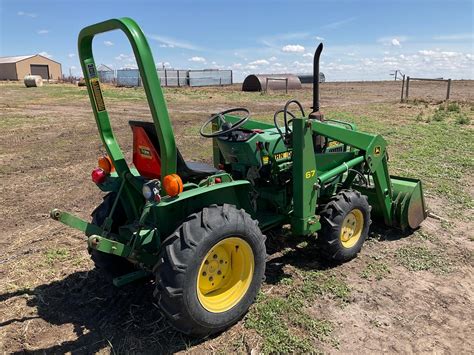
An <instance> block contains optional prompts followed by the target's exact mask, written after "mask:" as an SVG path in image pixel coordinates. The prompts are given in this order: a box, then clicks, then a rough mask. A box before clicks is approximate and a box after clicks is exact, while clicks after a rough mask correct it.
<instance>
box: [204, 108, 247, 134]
mask: <svg viewBox="0 0 474 355" xmlns="http://www.w3.org/2000/svg"><path fill="white" fill-rule="evenodd" d="M232 112H243V113H244V114H245V115H244V117H242V118H241V119H240V120H239V121H238V122H235V123H234V124H232V123H230V122H227V121H226V120H225V118H224V115H227V114H229V113H232ZM249 117H250V111H249V110H247V109H246V108H244V107H236V108H231V109H228V110H225V111H222V112H219V113H216V114H215V115H212V116H211V117H210V118H209V119H208V120H207V121H206V122H205V123H204V124H203V125H202V126H201V129H200V130H199V133H200V134H201V136H203V137H206V138H215V137H221V136H225V135H227V134H228V133H230V132H232V131H235V130H236V129H238V128H240V127H241V126H242V125H243V124H244V123H245V122H247V121H248V119H249ZM215 119H219V131H216V132H213V133H205V132H204V130H205V129H206V128H207V126H209V124H210V123H211V122H212V121H214V120H215Z"/></svg>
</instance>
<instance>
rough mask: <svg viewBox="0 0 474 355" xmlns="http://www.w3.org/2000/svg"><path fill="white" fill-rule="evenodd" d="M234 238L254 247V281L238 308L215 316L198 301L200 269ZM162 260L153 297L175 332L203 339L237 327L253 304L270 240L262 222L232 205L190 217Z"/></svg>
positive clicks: (165, 245)
mask: <svg viewBox="0 0 474 355" xmlns="http://www.w3.org/2000/svg"><path fill="white" fill-rule="evenodd" d="M231 237H238V238H240V239H242V240H243V241H245V242H246V243H248V245H249V246H250V248H251V250H252V252H253V257H254V268H253V276H252V279H251V281H249V282H250V285H249V286H248V289H247V290H246V291H245V293H244V294H243V296H242V298H241V299H240V300H239V301H238V303H236V304H235V305H234V306H232V308H230V309H229V310H226V311H222V312H210V311H208V310H207V309H206V308H204V307H203V304H201V301H200V300H199V299H198V292H199V291H198V280H199V279H198V277H200V276H199V275H200V267H202V263H203V262H204V260H205V258H206V256H207V255H209V254H208V253H209V252H210V251H211V250H212V248H213V247H214V246H216V245H217V244H218V243H219V242H221V243H222V242H225V240H226V239H227V240H228V238H231ZM160 256H161V257H160V259H159V262H158V263H157V265H156V266H155V267H154V272H155V275H156V289H155V292H154V295H155V297H157V300H158V304H159V306H160V308H161V309H162V311H163V313H164V314H165V315H166V316H167V318H168V320H169V321H170V323H171V324H172V325H173V326H174V327H175V328H176V329H178V330H179V331H181V332H183V333H186V334H188V335H192V336H199V337H202V336H206V335H210V334H212V333H216V332H219V331H222V330H224V329H226V328H228V327H229V326H231V325H233V324H234V323H235V322H237V321H238V320H239V319H240V318H241V317H242V316H243V315H244V314H245V313H246V312H247V310H248V308H249V307H250V305H251V304H252V303H253V302H254V300H255V297H256V296H257V293H258V291H259V289H260V287H261V284H262V281H263V278H264V272H265V257H266V250H265V237H264V236H263V234H262V232H261V231H260V229H259V227H258V222H257V221H255V220H253V219H252V218H251V217H250V215H249V214H247V213H246V212H245V211H244V210H243V209H240V210H238V209H237V208H236V207H234V206H231V205H227V204H226V205H223V206H217V205H212V206H209V207H207V208H204V209H203V210H202V211H201V212H198V213H194V214H192V215H190V216H189V217H188V218H187V219H186V220H185V221H184V222H183V223H182V224H181V226H180V227H179V228H178V229H177V230H176V231H175V232H174V233H173V234H172V235H171V236H169V237H168V238H167V239H166V240H165V241H164V242H163V245H162V249H161V254H160ZM214 257H215V256H214ZM230 260H231V262H230V263H229V264H231V263H232V259H230ZM221 263H222V262H221ZM231 268H232V267H231ZM203 274H204V273H203Z"/></svg>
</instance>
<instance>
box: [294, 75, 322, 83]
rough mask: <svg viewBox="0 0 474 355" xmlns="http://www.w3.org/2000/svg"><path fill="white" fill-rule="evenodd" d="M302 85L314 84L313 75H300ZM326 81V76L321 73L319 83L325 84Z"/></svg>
mask: <svg viewBox="0 0 474 355" xmlns="http://www.w3.org/2000/svg"><path fill="white" fill-rule="evenodd" d="M298 78H300V81H301V84H312V83H313V74H298ZM325 81H326V76H325V75H324V73H323V72H319V82H320V83H324V82H325Z"/></svg>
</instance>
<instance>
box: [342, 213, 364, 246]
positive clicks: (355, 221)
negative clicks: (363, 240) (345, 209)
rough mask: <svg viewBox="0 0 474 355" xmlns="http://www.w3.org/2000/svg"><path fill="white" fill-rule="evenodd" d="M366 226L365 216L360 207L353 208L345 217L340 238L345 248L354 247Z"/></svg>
mask: <svg viewBox="0 0 474 355" xmlns="http://www.w3.org/2000/svg"><path fill="white" fill-rule="evenodd" d="M363 227H364V216H363V214H362V211H361V210H359V209H353V210H352V211H350V212H349V213H348V214H347V215H346V217H345V218H344V220H343V222H342V225H341V232H340V235H339V237H340V239H341V243H342V245H343V246H344V247H345V248H352V247H353V246H354V245H356V244H357V242H358V241H359V239H360V236H361V234H362V230H363Z"/></svg>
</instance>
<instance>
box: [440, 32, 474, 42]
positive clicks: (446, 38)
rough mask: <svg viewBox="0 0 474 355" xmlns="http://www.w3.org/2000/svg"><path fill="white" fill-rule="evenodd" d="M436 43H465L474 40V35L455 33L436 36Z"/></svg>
mask: <svg viewBox="0 0 474 355" xmlns="http://www.w3.org/2000/svg"><path fill="white" fill-rule="evenodd" d="M433 39H434V40H436V41H463V40H472V39H474V33H455V34H450V35H440V36H434V37H433Z"/></svg>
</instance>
